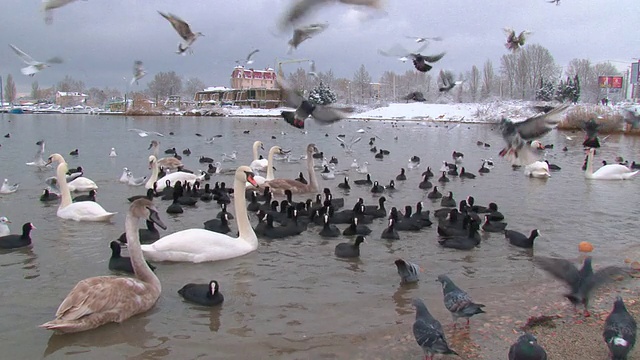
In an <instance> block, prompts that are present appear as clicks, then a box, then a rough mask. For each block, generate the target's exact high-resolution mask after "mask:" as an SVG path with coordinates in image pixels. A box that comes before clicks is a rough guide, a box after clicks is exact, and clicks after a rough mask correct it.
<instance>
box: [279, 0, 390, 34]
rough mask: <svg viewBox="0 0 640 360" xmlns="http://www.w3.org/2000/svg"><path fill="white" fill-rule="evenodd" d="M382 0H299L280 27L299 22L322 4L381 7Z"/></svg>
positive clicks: (287, 12) (289, 10)
mask: <svg viewBox="0 0 640 360" xmlns="http://www.w3.org/2000/svg"><path fill="white" fill-rule="evenodd" d="M382 2H383V1H382V0H337V1H336V0H297V1H295V2H294V4H293V5H292V6H291V7H290V8H289V9H288V10H287V11H286V13H285V16H284V17H283V18H282V20H281V21H280V24H279V26H280V28H281V29H286V28H287V27H289V26H292V25H293V24H295V23H297V22H298V21H299V20H301V19H302V18H303V17H305V16H306V15H308V14H309V13H310V12H311V11H312V10H313V8H316V7H319V6H320V5H328V4H334V3H342V4H347V5H359V6H365V7H370V8H374V9H380V8H381V7H382Z"/></svg>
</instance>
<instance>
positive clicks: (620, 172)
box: [584, 148, 638, 180]
mask: <svg viewBox="0 0 640 360" xmlns="http://www.w3.org/2000/svg"><path fill="white" fill-rule="evenodd" d="M595 151H596V149H594V148H589V153H588V154H587V168H586V170H585V172H584V177H585V178H587V179H592V180H627V179H630V178H631V177H632V176H634V175H635V174H637V173H638V170H636V171H631V169H629V168H628V167H626V166H624V165H620V164H609V165H604V166H603V167H601V168H600V169H598V170H596V172H593V155H594V154H595Z"/></svg>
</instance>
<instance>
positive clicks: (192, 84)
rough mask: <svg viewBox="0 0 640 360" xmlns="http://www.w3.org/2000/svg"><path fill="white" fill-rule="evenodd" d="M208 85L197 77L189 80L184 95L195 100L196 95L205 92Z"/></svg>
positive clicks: (185, 85)
mask: <svg viewBox="0 0 640 360" xmlns="http://www.w3.org/2000/svg"><path fill="white" fill-rule="evenodd" d="M205 87H207V85H206V84H205V83H204V82H203V81H202V80H200V79H198V78H196V77H192V78H189V79H188V80H187V81H185V84H184V92H183V93H184V95H186V96H187V97H191V98H193V97H194V96H195V93H197V92H198V91H202V90H204V88H205Z"/></svg>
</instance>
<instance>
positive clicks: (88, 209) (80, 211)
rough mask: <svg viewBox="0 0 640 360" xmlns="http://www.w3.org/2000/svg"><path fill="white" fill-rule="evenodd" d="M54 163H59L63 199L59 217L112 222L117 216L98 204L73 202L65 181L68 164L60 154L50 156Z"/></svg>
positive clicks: (58, 172) (59, 183) (59, 182)
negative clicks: (114, 216)
mask: <svg viewBox="0 0 640 360" xmlns="http://www.w3.org/2000/svg"><path fill="white" fill-rule="evenodd" d="M54 161H55V162H58V168H57V170H56V177H57V179H58V186H59V188H60V199H61V202H60V206H59V207H58V212H57V215H58V217H60V218H63V219H69V220H75V221H110V220H111V218H112V217H113V215H115V214H117V213H112V212H108V211H106V210H105V209H104V208H103V207H102V206H100V204H98V203H97V202H93V201H81V202H76V203H74V202H71V192H70V191H69V186H68V184H67V180H66V179H65V174H66V172H67V170H68V166H67V163H66V162H65V161H64V158H63V157H62V155H60V154H53V155H51V156H49V163H52V162H54ZM76 180H77V179H76Z"/></svg>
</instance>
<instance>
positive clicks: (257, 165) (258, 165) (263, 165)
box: [249, 141, 269, 171]
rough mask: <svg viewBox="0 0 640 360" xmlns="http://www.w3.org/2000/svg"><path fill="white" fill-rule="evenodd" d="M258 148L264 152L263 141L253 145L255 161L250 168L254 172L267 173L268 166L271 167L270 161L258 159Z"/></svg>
mask: <svg viewBox="0 0 640 360" xmlns="http://www.w3.org/2000/svg"><path fill="white" fill-rule="evenodd" d="M258 148H260V149H262V150H264V145H263V144H262V141H256V142H254V143H253V161H252V162H251V164H249V167H250V168H251V169H253V170H254V171H255V170H258V171H265V170H267V166H269V161H268V160H267V159H260V158H258Z"/></svg>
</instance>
